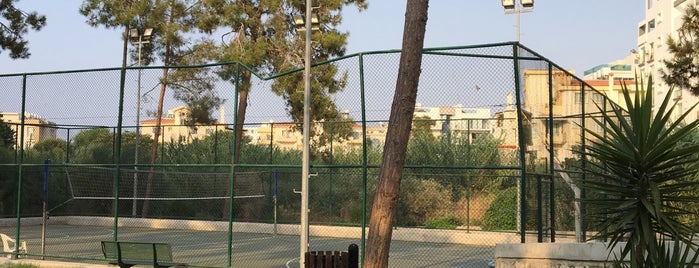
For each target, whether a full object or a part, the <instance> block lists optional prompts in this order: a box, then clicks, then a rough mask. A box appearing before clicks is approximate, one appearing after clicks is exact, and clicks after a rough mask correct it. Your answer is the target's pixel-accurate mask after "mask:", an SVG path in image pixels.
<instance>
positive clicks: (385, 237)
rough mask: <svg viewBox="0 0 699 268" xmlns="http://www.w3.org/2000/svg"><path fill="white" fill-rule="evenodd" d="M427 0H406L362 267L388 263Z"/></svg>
mask: <svg viewBox="0 0 699 268" xmlns="http://www.w3.org/2000/svg"><path fill="white" fill-rule="evenodd" d="M428 2H429V0H408V2H407V7H406V12H405V25H404V28H403V47H402V52H401V57H400V66H399V69H398V80H397V82H396V91H395V95H394V97H393V104H392V106H391V115H390V118H389V121H388V131H387V133H386V144H385V145H384V152H383V156H382V159H381V170H380V171H379V182H378V185H377V188H376V195H375V197H374V203H373V206H372V209H371V217H370V220H369V235H368V237H367V243H366V248H365V251H364V254H365V259H364V267H365V268H378V267H388V253H389V248H390V245H391V235H392V226H393V218H394V214H395V208H396V202H397V201H398V195H399V192H400V181H401V177H402V176H403V166H404V164H405V152H406V150H407V147H408V140H409V138H410V129H411V125H412V120H413V112H414V111H415V99H416V98H417V87H418V82H419V79H420V68H421V64H422V46H423V43H424V39H425V26H426V24H427V8H428Z"/></svg>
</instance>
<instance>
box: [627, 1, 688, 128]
mask: <svg viewBox="0 0 699 268" xmlns="http://www.w3.org/2000/svg"><path fill="white" fill-rule="evenodd" d="M645 1H646V9H645V10H646V15H645V18H644V19H643V20H642V21H641V22H639V23H638V46H637V48H636V49H635V50H634V51H633V52H634V54H635V56H636V68H637V70H638V71H639V72H640V73H641V74H642V75H643V78H644V80H645V81H647V77H648V76H650V75H653V78H654V81H653V88H654V90H655V95H654V96H655V98H654V102H655V106H656V107H657V106H659V105H660V102H661V101H662V98H663V97H664V96H665V94H666V93H667V92H668V90H669V89H670V87H669V86H668V85H667V84H665V83H664V82H663V81H662V78H661V71H662V70H664V69H665V65H664V63H663V60H666V59H671V58H672V55H671V54H670V52H669V51H668V48H667V39H668V37H670V36H672V37H673V38H677V37H678V33H677V29H678V28H679V27H680V26H682V22H683V21H682V16H683V15H684V14H685V9H686V8H687V7H688V6H691V5H697V4H699V1H698V0H645ZM673 100H675V101H677V105H678V106H677V109H676V114H675V116H678V115H679V114H681V113H684V112H686V110H687V109H689V108H690V107H691V106H692V105H694V104H695V103H697V102H698V101H699V97H697V96H694V95H692V93H691V92H689V91H688V90H686V89H674V92H673ZM698 114H699V111H694V112H692V113H690V116H689V117H688V118H687V120H695V119H697V118H698Z"/></svg>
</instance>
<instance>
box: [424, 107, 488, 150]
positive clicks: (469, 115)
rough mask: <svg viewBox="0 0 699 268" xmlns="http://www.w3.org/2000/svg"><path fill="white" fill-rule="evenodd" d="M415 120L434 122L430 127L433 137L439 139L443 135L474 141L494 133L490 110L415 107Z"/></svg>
mask: <svg viewBox="0 0 699 268" xmlns="http://www.w3.org/2000/svg"><path fill="white" fill-rule="evenodd" d="M413 118H414V119H418V118H427V120H434V124H432V126H431V127H430V130H431V131H432V135H434V136H435V137H439V136H441V135H443V133H447V132H448V133H450V134H451V135H459V136H463V137H468V139H469V141H473V139H474V138H476V137H478V135H482V134H489V133H491V132H492V127H491V126H492V124H491V121H492V114H491V111H490V109H488V108H464V107H463V105H461V104H457V105H454V106H438V107H427V106H422V105H421V104H419V103H418V104H416V105H415V112H414V113H413Z"/></svg>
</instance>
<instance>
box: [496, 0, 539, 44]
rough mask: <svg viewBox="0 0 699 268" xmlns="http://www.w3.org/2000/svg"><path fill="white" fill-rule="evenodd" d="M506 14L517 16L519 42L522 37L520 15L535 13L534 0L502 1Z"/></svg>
mask: <svg viewBox="0 0 699 268" xmlns="http://www.w3.org/2000/svg"><path fill="white" fill-rule="evenodd" d="M501 1H502V7H504V8H505V14H517V42H519V36H520V19H519V17H520V14H521V13H528V12H532V11H534V0H501Z"/></svg>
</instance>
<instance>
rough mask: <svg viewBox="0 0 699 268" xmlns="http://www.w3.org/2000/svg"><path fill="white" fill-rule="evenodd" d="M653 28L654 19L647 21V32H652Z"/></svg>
mask: <svg viewBox="0 0 699 268" xmlns="http://www.w3.org/2000/svg"><path fill="white" fill-rule="evenodd" d="M653 30H655V20H650V21H648V32H649V33H650V32H652V31H653Z"/></svg>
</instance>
